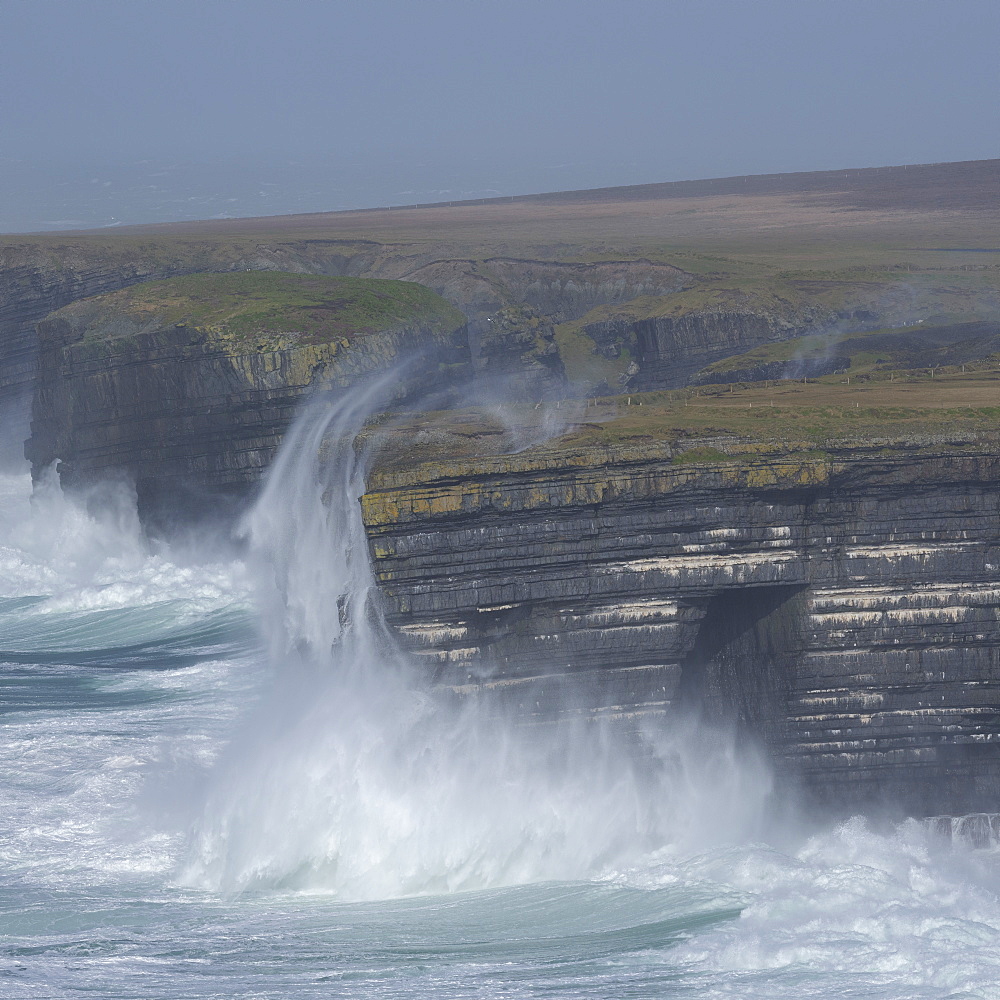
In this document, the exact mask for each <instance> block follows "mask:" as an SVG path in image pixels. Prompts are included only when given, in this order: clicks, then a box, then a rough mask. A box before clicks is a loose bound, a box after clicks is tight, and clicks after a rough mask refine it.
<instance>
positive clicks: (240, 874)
mask: <svg viewBox="0 0 1000 1000" xmlns="http://www.w3.org/2000/svg"><path fill="white" fill-rule="evenodd" d="M379 392H380V387H379V386H378V385H375V386H373V387H371V388H370V389H368V390H366V391H365V392H364V393H358V394H356V395H354V396H352V397H350V398H348V399H347V400H346V401H341V402H339V403H333V402H331V401H329V400H324V399H319V400H317V401H316V402H314V403H313V404H312V405H311V407H310V408H309V409H307V410H306V411H305V412H304V413H303V414H302V415H301V417H300V419H299V420H298V422H297V423H296V425H295V426H294V428H293V429H292V431H291V432H290V433H289V434H288V436H287V438H286V441H285V444H284V445H283V448H282V451H281V453H280V454H279V456H278V458H277V460H276V462H275V464H274V466H273V468H272V470H271V474H270V476H269V478H268V480H267V483H266V485H265V487H264V489H263V491H262V493H261V495H260V498H259V500H258V502H257V504H256V506H255V507H254V509H253V510H252V511H251V512H250V513H249V514H248V516H247V517H246V519H245V521H244V524H243V529H242V530H243V536H244V537H243V541H242V543H241V544H240V545H238V546H232V547H227V546H226V545H225V544H223V543H222V542H221V541H219V540H215V539H210V538H203V539H197V540H188V543H187V544H182V543H181V542H177V543H174V544H169V545H168V544H166V543H156V542H153V541H151V540H150V539H148V538H147V537H145V536H144V534H143V532H142V530H141V529H140V526H139V523H138V520H137V518H136V515H135V506H134V498H133V497H132V495H131V493H130V491H129V489H128V488H127V487H125V486H122V485H121V484H117V485H116V484H109V485H107V486H106V487H104V488H102V489H98V490H94V491H92V492H91V493H90V494H89V495H86V496H79V497H73V498H70V497H67V496H64V495H63V494H62V493H61V492H60V490H59V488H58V484H57V482H56V480H55V478H54V476H51V475H50V476H48V477H46V478H45V479H44V480H43V481H42V482H41V483H39V485H38V486H37V488H36V489H35V490H34V492H32V490H31V487H30V482H29V479H28V476H27V474H26V473H22V472H11V473H9V474H7V475H6V476H5V477H4V478H3V479H2V480H0V487H2V490H3V503H2V506H0V531H2V535H0V650H2V652H0V660H2V661H3V667H2V670H3V681H4V683H3V688H2V696H0V708H2V713H3V714H2V718H3V724H4V730H5V734H4V735H5V739H4V740H3V741H2V743H0V755H2V771H0V773H2V776H3V777H2V784H0V826H2V836H0V865H2V867H0V877H2V880H3V887H4V892H3V896H2V902H0V913H2V921H3V928H4V941H3V948H2V951H0V994H2V995H3V996H8V997H12V998H29V997H31V998H37V997H40V996H45V997H66V998H68V997H75V996H80V995H81V994H82V993H89V994H90V995H97V996H111V995H114V996H117V997H129V998H132V997H134V998H144V1000H145V998H153V997H162V998H179V997H208V996H219V995H226V996H255V997H273V998H279V997H280V998H288V997H311V996H316V997H320V996H322V997H330V996H337V997H362V996H371V997H406V996H472V995H488V996H489V995H495V996H507V997H533V996H551V995H555V994H560V995H564V996H593V997H598V996H599V997H608V998H611V997H621V996H678V997H680V996H699V997H761V998H763V997H767V998H774V997H788V998H796V1000H800V998H803V997H845V998H846V997H851V998H860V997H866V998H867V997H894V998H903V997H908V998H909V997H928V998H929V997H935V998H937V997H943V996H951V997H960V996H961V997H988V996H996V995H997V994H996V992H995V991H996V987H995V984H996V982H997V981H998V979H1000V957H998V952H997V948H996V942H997V939H998V934H1000V907H998V899H997V892H998V891H1000V868H998V865H997V850H996V845H995V843H993V842H992V841H991V839H990V838H989V837H988V836H987V837H985V838H983V837H979V838H977V839H976V841H975V844H972V843H967V842H965V841H964V840H963V838H962V837H961V836H956V837H954V838H951V837H949V838H947V839H946V838H944V837H942V836H941V833H940V831H936V830H935V829H932V828H930V827H928V826H926V825H921V824H918V823H916V822H914V821H910V822H906V823H902V824H899V825H897V826H895V827H891V828H885V829H881V830H875V829H872V828H871V827H870V826H869V825H868V824H866V822H865V821H864V820H862V819H858V818H856V819H852V820H850V821H848V822H847V823H845V824H841V825H832V826H829V827H827V828H817V827H811V828H810V827H806V826H805V825H804V824H803V823H802V822H800V821H798V820H796V819H795V818H794V817H795V814H794V808H793V804H790V803H787V802H783V801H782V799H781V797H780V796H779V795H778V790H777V789H776V788H775V784H774V781H773V779H772V776H771V774H770V773H769V770H768V768H767V766H766V765H765V764H764V763H763V761H762V759H761V758H760V757H759V756H758V755H757V754H756V753H754V752H753V750H752V748H749V747H747V746H746V745H745V744H742V743H739V742H737V741H735V740H734V739H733V737H732V736H731V735H730V734H727V733H724V732H719V731H715V730H706V729H704V728H702V727H699V726H697V725H696V723H695V722H694V721H691V722H689V723H686V724H679V725H675V726H671V727H669V728H667V729H664V728H661V729H650V730H648V731H644V732H642V733H640V734H639V736H638V737H637V738H631V739H625V738H624V737H623V736H622V735H620V734H619V733H617V732H616V731H615V730H614V729H611V728H602V727H601V726H599V725H597V724H594V723H586V724H585V723H578V724H572V723H567V724H565V725H559V726H528V725H525V724H524V722H523V720H518V719H516V718H509V717H507V716H506V715H505V713H504V712H503V711H502V709H501V708H500V707H499V706H491V705H489V704H488V703H484V702H481V701H476V700H472V699H463V698H459V697H455V696H454V695H452V694H451V693H449V692H441V691H439V690H437V689H435V688H434V687H433V686H431V685H430V684H429V683H428V680H429V676H428V671H427V669H426V667H425V666H424V665H423V664H421V663H420V662H418V660H417V659H415V658H413V657H411V656H408V655H406V654H404V653H402V652H401V651H400V650H399V649H398V648H397V647H396V646H395V644H394V643H393V641H392V638H391V636H390V635H389V634H388V632H387V630H386V629H385V628H384V627H383V625H382V622H381V619H380V616H379V609H378V602H377V599H376V594H375V592H374V590H373V586H372V577H371V571H370V569H369V564H368V557H367V547H366V544H365V537H364V532H363V527H362V525H361V522H360V514H359V509H358V504H357V502H356V501H357V497H358V496H359V495H360V493H361V491H362V488H363V475H364V462H365V455H364V454H360V455H359V454H357V453H356V451H355V448H354V446H353V441H354V439H355V435H356V433H357V431H358V430H359V429H360V428H361V426H362V424H363V422H364V420H365V418H366V416H367V415H368V413H369V412H370V410H371V409H372V408H374V407H376V406H377V405H378V400H379ZM959 832H960V831H959Z"/></svg>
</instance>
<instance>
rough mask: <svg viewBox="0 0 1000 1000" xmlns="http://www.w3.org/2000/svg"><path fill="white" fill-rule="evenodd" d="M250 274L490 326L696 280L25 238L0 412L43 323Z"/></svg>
mask: <svg viewBox="0 0 1000 1000" xmlns="http://www.w3.org/2000/svg"><path fill="white" fill-rule="evenodd" d="M248 270H249V271H280V272H294V273H300V274H316V275H329V276H346V277H370V278H387V279H395V280H399V279H402V280H406V281H412V282H416V283H417V284H422V285H424V286H425V287H427V288H430V289H432V290H434V291H436V292H438V293H439V294H440V295H442V296H443V297H444V298H446V299H447V300H448V301H450V302H451V303H452V304H453V305H455V306H456V307H457V308H459V309H460V310H461V311H462V312H463V313H465V315H466V316H467V317H468V318H469V319H470V320H471V321H472V322H473V323H477V324H479V325H480V327H482V328H483V329H485V324H486V321H487V317H489V316H491V315H493V314H494V313H497V312H498V311H500V310H503V309H506V308H509V307H517V306H524V305H526V306H528V307H529V308H531V309H533V310H534V311H535V312H537V313H540V314H542V315H544V316H546V317H547V318H548V320H549V321H550V322H551V321H556V322H557V321H562V320H565V319H574V318H576V317H578V316H581V315H582V314H583V313H585V312H586V311H587V310H588V309H590V308H592V307H594V306H595V305H600V304H602V303H616V302H625V301H628V300H629V299H632V298H634V297H635V296H637V295H653V296H657V295H664V294H668V293H671V292H675V291H677V290H678V289H680V288H684V287H686V286H687V285H689V284H690V283H691V280H692V278H691V275H689V274H687V273H686V272H685V271H683V270H681V269H680V268H677V267H673V266H671V265H669V264H659V263H651V262H649V261H645V260H637V261H631V260H623V261H605V262H599V263H566V262H560V261H547V260H531V259H519V258H504V257H496V258H489V259H486V260H478V259H450V258H449V259H441V258H440V256H439V254H436V253H435V252H434V250H433V248H432V249H425V248H412V247H408V246H399V245H394V244H392V243H378V242H373V241H370V240H360V239H354V240H352V239H321V238H304V237H300V238H294V239H263V238H261V239H232V240H227V239H224V238H214V239H205V238H202V239H198V238H192V239H171V238H164V237H161V238H159V239H158V238H157V237H156V236H155V234H149V235H148V236H145V237H143V238H134V237H128V236H124V235H123V236H121V237H120V238H119V239H117V240H116V239H114V238H111V237H106V236H102V237H93V238H88V236H87V235H81V236H75V237H71V238H70V237H67V238H66V240H65V242H59V241H57V240H56V239H54V238H51V237H49V238H39V239H37V240H34V239H32V238H30V237H29V238H24V242H23V243H22V244H21V245H16V244H14V245H8V246H5V247H0V407H3V406H6V405H16V404H20V403H21V402H22V401H23V400H25V399H27V398H30V395H31V393H32V391H33V388H34V380H35V374H36V370H37V363H38V337H37V333H36V325H37V324H38V323H39V322H40V321H41V320H42V319H44V317H45V316H46V315H47V314H48V313H50V312H53V311H54V310H56V309H59V308H61V307H63V306H65V305H68V304H69V303H71V302H75V301H77V300H79V299H83V298H88V297H92V296H95V295H101V294H104V293H107V292H112V291H116V290H118V289H122V288H127V287H129V286H131V285H134V284H137V283H141V282H146V281H150V280H154V279H161V278H168V277H174V276H179V275H187V274H196V273H205V272H211V273H231V272H245V271H248ZM494 339H495V334H494ZM474 340H475V338H474ZM516 346H517V345H516V344H514V345H512V346H511V348H510V350H514V349H516Z"/></svg>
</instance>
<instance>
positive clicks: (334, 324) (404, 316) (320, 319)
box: [57, 271, 464, 343]
mask: <svg viewBox="0 0 1000 1000" xmlns="http://www.w3.org/2000/svg"><path fill="white" fill-rule="evenodd" d="M57 315H66V316H69V317H74V316H76V317H80V318H83V319H84V322H85V323H86V327H87V332H86V334H85V339H86V338H87V337H93V338H99V337H102V336H108V331H109V330H114V329H122V327H121V325H120V324H119V325H118V326H117V327H116V326H115V324H114V323H111V324H110V325H109V322H108V320H109V317H110V318H117V319H131V320H133V321H134V323H136V324H138V325H139V326H140V327H143V328H148V327H149V326H150V325H153V324H155V325H158V326H163V327H169V326H192V327H194V328H196V329H198V330H203V331H205V332H207V333H209V334H218V335H225V336H227V337H230V338H235V339H237V340H251V339H254V338H270V337H274V336H277V335H294V336H295V337H296V339H297V340H298V341H300V342H302V343H322V342H327V341H330V340H335V339H338V338H347V339H350V338H353V337H357V336H360V335H363V334H366V333H372V332H376V331H380V330H388V329H393V328H401V327H406V326H414V325H420V326H421V327H424V328H426V329H427V330H428V331H429V332H435V333H437V332H445V331H447V330H452V329H455V328H456V327H458V326H460V325H461V324H462V323H464V317H463V316H462V314H461V313H460V312H459V311H458V310H457V309H456V308H455V307H454V306H452V305H450V304H449V303H448V302H447V301H445V300H444V299H443V298H441V297H440V296H439V295H437V294H436V293H435V292H433V291H431V290H430V289H429V288H425V287H424V286H423V285H418V284H415V283H414V282H409V281H389V280H384V279H378V278H345V277H328V276H325V275H302V274H287V273H283V272H277V271H249V272H236V273H225V274H193V275H186V276H184V277H178V278H168V279H165V280H162V281H151V282H145V283H143V284H139V285H133V286H131V287H129V288H123V289H121V290H120V291H117V292H111V293H109V294H107V295H102V296H98V297H96V298H94V299H87V300H83V301H81V302H77V303H73V304H72V305H69V306H66V307H65V308H64V309H63V310H60V311H59V313H58V314H57ZM87 317H92V318H90V319H87Z"/></svg>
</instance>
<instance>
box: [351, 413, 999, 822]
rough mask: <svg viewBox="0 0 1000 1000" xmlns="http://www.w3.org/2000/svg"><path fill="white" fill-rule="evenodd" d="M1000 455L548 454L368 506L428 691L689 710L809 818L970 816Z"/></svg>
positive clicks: (991, 616)
mask: <svg viewBox="0 0 1000 1000" xmlns="http://www.w3.org/2000/svg"><path fill="white" fill-rule="evenodd" d="M998 442H1000V439H998V438H997V436H996V435H995V434H993V433H991V432H989V431H981V432H978V433H975V434H971V435H970V434H969V433H968V432H955V433H954V434H953V436H952V437H950V438H949V436H948V435H947V434H944V435H942V436H939V437H938V438H937V439H935V440H932V441H930V442H929V441H928V439H927V437H920V436H911V437H910V439H907V437H906V436H905V435H904V436H899V437H897V438H896V439H895V440H888V439H886V440H883V441H881V442H880V443H879V444H877V445H874V446H873V445H872V444H866V443H864V442H859V441H854V442H849V441H843V442H840V443H839V444H837V443H836V442H833V443H830V442H828V443H827V447H826V449H824V450H823V451H818V450H817V449H815V447H814V446H813V445H812V444H811V443H809V442H800V443H799V444H798V445H791V446H787V445H786V446H779V445H777V444H775V443H772V444H771V445H769V446H761V445H760V444H757V445H748V443H747V442H745V441H744V442H740V441H739V440H737V439H735V438H732V437H725V438H716V439H714V440H711V441H705V440H701V441H699V440H696V439H691V440H688V441H686V442H681V443H680V444H678V443H676V442H675V443H674V444H668V443H660V444H650V443H648V442H647V443H645V444H639V445H631V446H624V445H619V446H607V447H603V448H585V449H582V450H579V451H576V452H572V451H563V452H562V453H556V452H549V453H546V450H545V449H544V448H542V449H535V450H534V451H532V450H529V451H527V452H524V453H522V454H521V455H514V456H503V457H501V456H498V457H493V458H484V459H480V460H467V461H465V462H464V463H461V462H453V463H448V462H434V463H427V464H424V465H422V466H416V467H413V468H411V469H409V470H406V471H399V470H395V471H394V470H391V469H386V468H382V469H377V470H376V471H375V473H374V474H373V475H372V477H371V480H370V483H369V492H368V493H367V494H366V495H365V496H364V497H363V498H362V509H363V513H364V519H365V523H366V527H367V531H368V534H369V538H370V549H371V556H372V560H373V564H374V567H375V574H376V579H377V581H378V583H379V587H380V590H381V592H382V594H383V596H384V605H385V609H386V614H387V617H388V620H389V621H390V622H391V623H392V624H393V625H394V626H395V627H396V629H397V631H398V634H399V635H400V637H401V639H402V641H403V642H404V643H406V644H407V645H408V646H409V647H410V648H411V649H413V651H414V653H415V654H416V655H418V656H420V657H422V658H423V659H425V660H426V662H427V665H428V671H429V673H430V674H431V675H432V676H434V677H435V678H436V679H437V681H438V683H440V684H442V685H447V686H451V687H453V688H455V689H456V690H458V691H462V692H466V693H470V692H474V691H478V692H485V691H492V692H493V693H494V694H496V695H498V696H501V697H504V698H505V699H507V700H513V701H514V702H515V703H516V704H518V705H519V706H520V709H521V711H522V712H523V714H524V716H525V717H526V718H535V719H544V718H551V717H552V716H553V715H554V714H557V713H559V712H565V711H582V712H583V713H584V714H586V715H590V716H600V715H603V716H611V717H613V718H616V719H620V720H626V721H627V722H628V724H629V725H630V726H639V727H640V728H641V726H642V725H643V724H644V723H645V722H648V721H649V720H650V719H651V718H652V719H655V718H656V717H660V716H669V715H670V714H671V713H675V712H677V711H678V710H679V709H683V710H685V711H688V712H690V711H695V712H700V713H705V714H707V715H708V716H709V717H712V718H715V719H719V720H725V721H736V722H737V723H738V724H739V725H740V726H741V727H742V728H743V730H744V732H746V733H748V734H753V737H752V738H755V739H759V740H763V741H764V742H765V743H766V744H767V745H768V747H769V750H770V753H771V755H772V756H773V758H774V759H775V761H776V763H777V766H778V769H779V772H780V773H781V774H782V775H783V778H784V779H785V780H786V781H789V782H793V781H794V782H798V783H801V784H802V785H803V786H804V787H805V789H806V790H807V793H808V794H809V796H811V797H812V798H814V799H816V800H821V801H824V802H827V803H831V804H834V805H836V806H837V807H840V808H843V807H844V806H845V805H849V806H852V807H853V806H858V805H863V806H866V807H872V806H878V807H885V808H890V809H891V808H899V809H905V810H907V811H909V812H914V813H918V814H920V813H928V812H930V813H934V812H948V811H952V812H969V811H975V810H986V809H992V808H995V806H996V802H997V796H998V794H1000V778H998V774H1000V769H998V764H1000V634H998V633H997V629H996V622H997V618H998V615H1000V587H998V585H997V574H998V568H997V567H998V566H1000V542H998V538H997V531H996V525H997V515H998V501H997V496H998V491H1000V460H998V459H997V457H996V456H997V444H998ZM723 449H724V450H723Z"/></svg>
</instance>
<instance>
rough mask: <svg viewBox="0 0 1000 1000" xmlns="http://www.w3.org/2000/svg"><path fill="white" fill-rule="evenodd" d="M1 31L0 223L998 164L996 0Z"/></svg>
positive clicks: (826, 0) (130, 13) (7, 23)
mask: <svg viewBox="0 0 1000 1000" xmlns="http://www.w3.org/2000/svg"><path fill="white" fill-rule="evenodd" d="M0 29H2V30H0V186H2V187H3V189H4V190H5V198H4V199H3V204H0V228H6V229H10V228H12V227H14V228H16V227H18V226H22V227H23V226H28V225H29V224H30V223H31V222H32V221H35V222H37V223H38V227H41V228H44V226H45V225H48V226H50V227H51V226H52V225H54V224H57V223H62V222H66V223H77V224H108V223H109V222H111V221H117V222H122V221H139V220H142V219H147V218H148V219H156V218H180V217H205V216H212V215H224V214H234V215H243V214H257V213H273V212H284V211H301V210H325V209H335V208H347V207H357V206H364V205H377V204H402V203H405V202H407V201H418V200H434V199H436V198H439V197H441V198H445V199H451V198H459V197H463V196H464V197H477V196H482V195H484V194H490V193H498V194H515V193H520V192H533V191H546V190H565V189H571V188H583V187H598V186H605V185H614V184H631V183H642V182H650V181H662V180H679V179H685V178H697V177H712V176H726V175H731V174H745V173H762V172H778V171H793V170H813V169H824V168H835V167H842V166H870V165H880V164H890V163H916V162H931V161H942V160H963V159H980V158H988V157H994V156H997V155H1000V154H998V148H1000V101H998V95H1000V59H998V58H997V52H998V43H1000V3H997V2H996V0H990V2H985V0H947V2H937V0H867V2H864V3H860V2H855V0H741V2H736V0H615V2H603V0H602V2H597V0H589V2H581V0H531V2H524V0H353V2H342V0H280V2H279V0H198V2H191V0H0ZM77 217H78V218H77Z"/></svg>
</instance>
